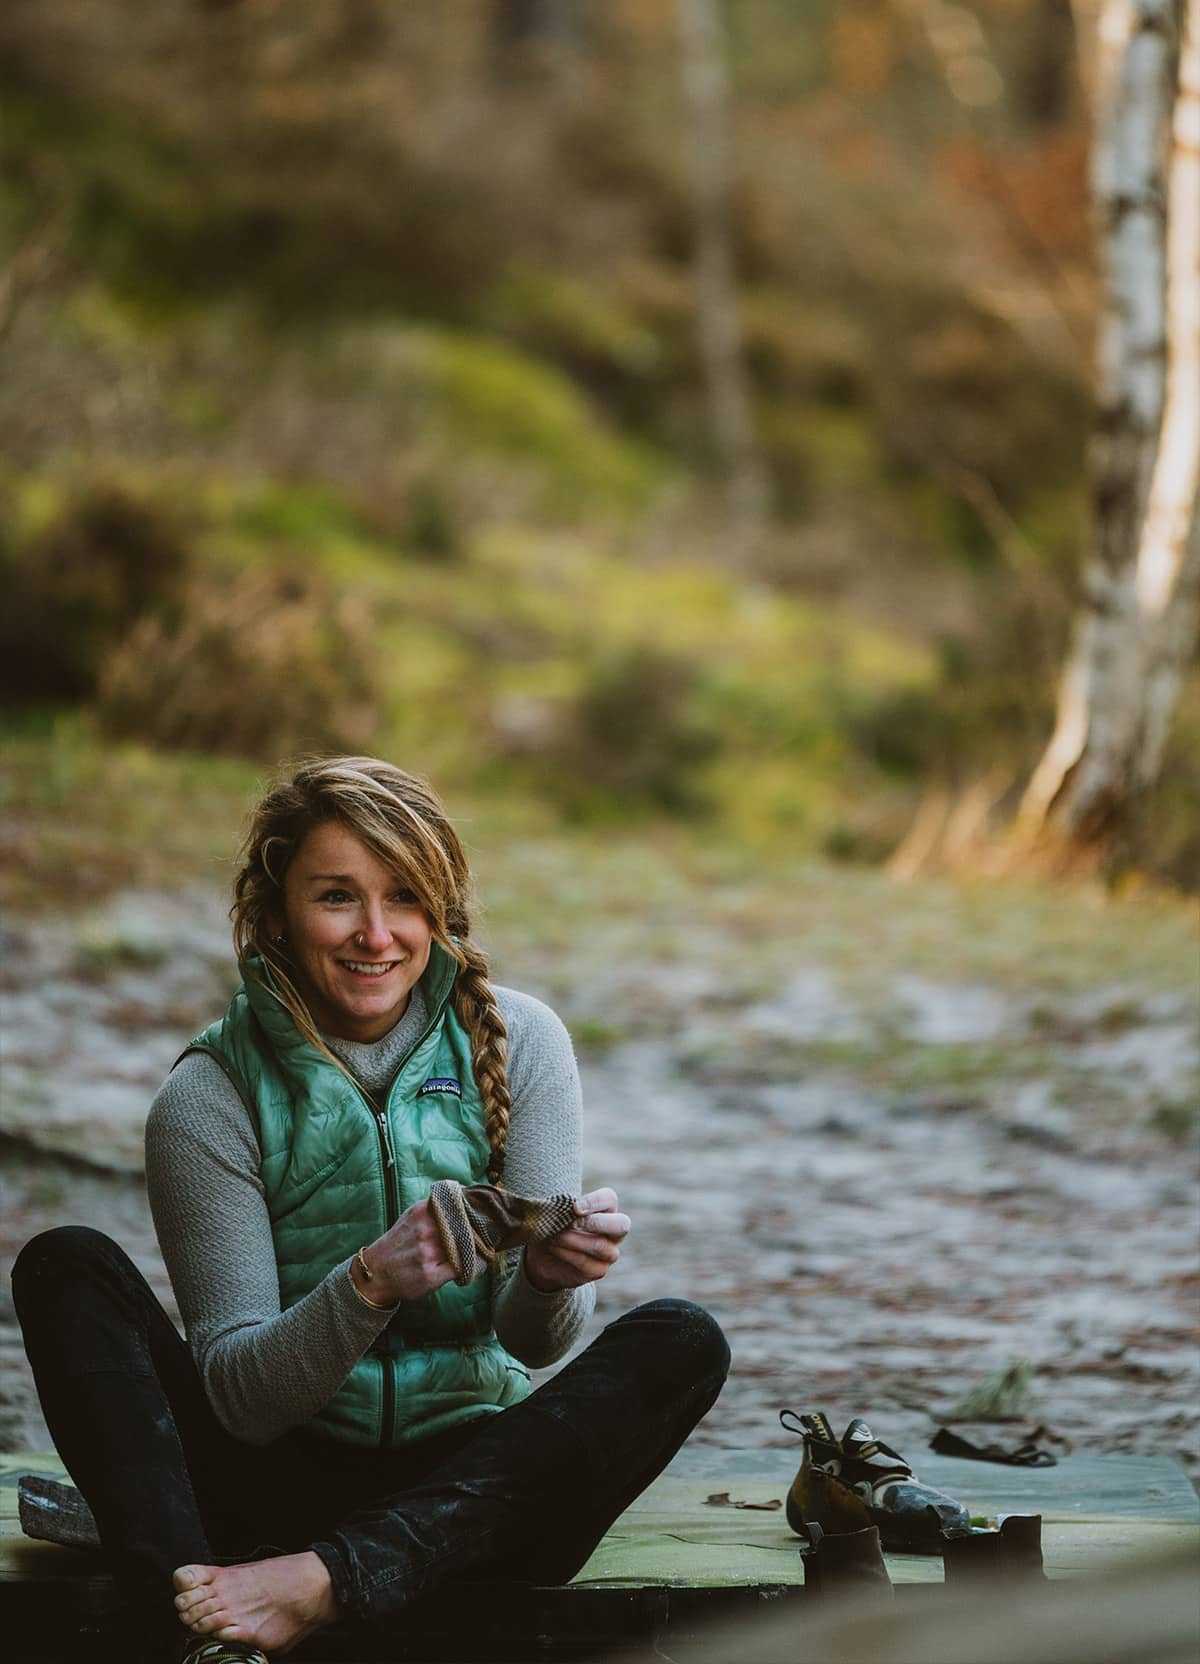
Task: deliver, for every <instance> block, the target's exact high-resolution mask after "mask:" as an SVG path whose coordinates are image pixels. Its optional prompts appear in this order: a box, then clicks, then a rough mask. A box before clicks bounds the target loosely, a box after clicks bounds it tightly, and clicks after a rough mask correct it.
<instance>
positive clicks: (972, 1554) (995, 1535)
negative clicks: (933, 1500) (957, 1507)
mask: <svg viewBox="0 0 1200 1664" xmlns="http://www.w3.org/2000/svg"><path fill="white" fill-rule="evenodd" d="M930 1524H931V1525H932V1524H933V1521H932V1520H931V1521H930ZM942 1539H943V1540H942V1564H943V1566H944V1567H945V1572H946V1582H947V1583H957V1584H959V1585H961V1586H963V1587H965V1586H967V1585H968V1584H969V1585H970V1586H971V1587H972V1588H977V1587H979V1586H980V1585H982V1584H985V1583H993V1584H994V1583H1025V1582H1029V1581H1032V1582H1034V1583H1044V1582H1045V1581H1046V1570H1045V1566H1044V1565H1043V1562H1042V1516H1041V1515H1040V1514H1009V1515H1008V1516H1007V1517H1006V1518H1005V1519H1002V1520H1001V1521H1000V1529H999V1530H998V1531H980V1530H977V1529H975V1528H971V1529H970V1530H968V1531H965V1532H961V1531H949V1532H948V1531H943V1532H942Z"/></svg>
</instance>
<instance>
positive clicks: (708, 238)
mask: <svg viewBox="0 0 1200 1664" xmlns="http://www.w3.org/2000/svg"><path fill="white" fill-rule="evenodd" d="M677 4H678V13H679V27H680V35H681V39H682V43H683V77H684V89H685V92H686V95H687V103H688V114H689V119H690V126H691V151H692V172H693V177H694V182H695V184H694V189H695V200H696V289H697V296H696V301H697V307H696V310H697V327H698V330H699V336H700V352H701V357H702V359H703V363H704V373H705V380H706V382H707V386H708V401H709V412H710V422H711V427H712V436H713V442H714V445H715V447H716V451H717V455H718V457H719V459H720V462H721V466H722V469H723V472H724V475H725V484H726V491H727V495H728V503H729V538H730V556H731V560H732V563H733V564H734V565H744V564H745V562H746V560H747V559H748V557H749V555H750V553H751V551H752V549H753V546H754V543H755V541H756V539H757V536H758V533H759V530H760V528H761V526H762V523H763V521H764V519H765V517H766V513H767V503H768V488H767V477H766V472H765V470H764V468H763V463H762V458H761V456H760V454H759V449H758V445H757V442H756V440H755V436H754V423H753V418H752V415H751V408H750V393H749V386H748V382H747V378H746V368H745V360H744V357H743V353H742V334H741V325H740V322H739V319H738V307H737V282H736V277H735V273H734V265H733V253H732V236H731V231H730V223H729V218H730V216H729V198H730V165H729V137H728V106H729V85H728V76H727V74H726V68H725V47H724V40H723V34H722V28H721V14H720V3H719V0H677Z"/></svg>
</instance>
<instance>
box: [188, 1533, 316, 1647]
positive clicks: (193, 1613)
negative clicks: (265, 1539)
mask: <svg viewBox="0 0 1200 1664" xmlns="http://www.w3.org/2000/svg"><path fill="white" fill-rule="evenodd" d="M174 1583H175V1588H176V1589H177V1590H178V1593H177V1594H176V1596H175V1610H176V1611H177V1612H178V1613H179V1621H180V1623H182V1624H186V1625H187V1627H188V1628H189V1629H190V1630H192V1631H194V1633H195V1634H197V1635H215V1636H216V1637H217V1639H218V1640H220V1641H248V1642H251V1643H252V1644H253V1645H255V1646H258V1647H263V1648H268V1647H269V1648H270V1649H271V1650H272V1651H273V1652H276V1651H277V1652H287V1651H288V1649H289V1648H290V1647H294V1646H295V1645H296V1643H297V1642H298V1641H303V1639H304V1637H305V1636H306V1635H311V1634H312V1633H313V1631H314V1630H315V1629H320V1628H321V1626H322V1625H323V1624H331V1623H332V1622H333V1621H334V1619H335V1618H336V1617H337V1607H336V1605H335V1603H334V1599H333V1586H332V1584H331V1583H330V1581H329V1573H328V1572H327V1571H326V1569H325V1562H324V1561H323V1560H322V1559H321V1558H320V1557H319V1556H318V1555H316V1554H313V1553H311V1552H306V1553H304V1554H285V1555H281V1556H280V1557H279V1558H278V1559H275V1560H253V1561H251V1562H249V1564H247V1565H243V1566H180V1567H179V1568H178V1570H177V1571H176V1572H175V1574H174Z"/></svg>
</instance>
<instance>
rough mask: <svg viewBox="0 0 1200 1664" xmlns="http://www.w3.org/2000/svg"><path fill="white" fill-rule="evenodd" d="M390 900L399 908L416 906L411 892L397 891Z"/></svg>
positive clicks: (415, 899)
mask: <svg viewBox="0 0 1200 1664" xmlns="http://www.w3.org/2000/svg"><path fill="white" fill-rule="evenodd" d="M392 900H393V901H395V902H398V903H399V905H400V906H401V907H415V906H416V905H417V898H416V896H415V894H414V893H413V891H412V890H397V891H396V893H395V894H394V895H393V897H392Z"/></svg>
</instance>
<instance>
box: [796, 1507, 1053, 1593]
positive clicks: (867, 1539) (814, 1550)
mask: <svg viewBox="0 0 1200 1664" xmlns="http://www.w3.org/2000/svg"><path fill="white" fill-rule="evenodd" d="M804 1534H805V1535H806V1536H807V1537H808V1547H807V1549H803V1550H802V1551H801V1559H802V1560H803V1561H804V1587H805V1588H806V1589H807V1590H809V1591H811V1593H812V1594H813V1595H814V1596H816V1597H817V1598H818V1599H826V1598H830V1597H832V1598H837V1599H839V1600H843V1601H844V1600H851V1599H852V1600H853V1601H854V1604H855V1605H856V1606H863V1605H878V1604H881V1603H886V1602H887V1601H890V1600H891V1599H892V1596H893V1593H894V1591H893V1589H892V1580H891V1578H890V1577H889V1576H888V1569H887V1566H886V1564H885V1563H884V1558H883V1550H882V1547H881V1544H880V1536H879V1527H878V1526H875V1525H868V1526H864V1527H863V1528H862V1529H861V1530H859V1531H843V1532H826V1531H824V1530H823V1529H822V1528H821V1526H820V1525H818V1524H817V1522H816V1521H815V1520H810V1521H809V1523H808V1527H807V1530H806V1532H805V1533H804ZM941 1551H942V1566H943V1569H944V1575H945V1580H946V1583H947V1585H949V1586H951V1587H953V1588H955V1589H958V1590H960V1591H962V1592H964V1593H967V1592H974V1591H977V1590H980V1589H982V1588H984V1587H990V1588H995V1587H997V1586H999V1585H1002V1584H1014V1583H1020V1584H1024V1583H1028V1582H1031V1581H1032V1582H1043V1581H1044V1580H1045V1576H1046V1573H1045V1569H1044V1567H1043V1565H1042V1517H1041V1515H1040V1514H1009V1515H1008V1517H1007V1518H1006V1519H1004V1520H1001V1522H1000V1529H999V1530H998V1531H982V1530H976V1529H974V1528H971V1527H968V1529H967V1531H966V1532H965V1533H954V1534H952V1533H949V1532H942V1533H941Z"/></svg>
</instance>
